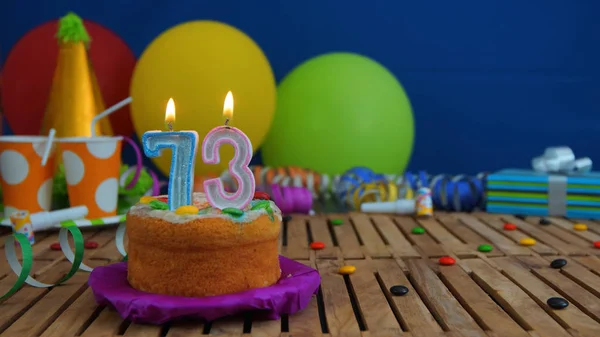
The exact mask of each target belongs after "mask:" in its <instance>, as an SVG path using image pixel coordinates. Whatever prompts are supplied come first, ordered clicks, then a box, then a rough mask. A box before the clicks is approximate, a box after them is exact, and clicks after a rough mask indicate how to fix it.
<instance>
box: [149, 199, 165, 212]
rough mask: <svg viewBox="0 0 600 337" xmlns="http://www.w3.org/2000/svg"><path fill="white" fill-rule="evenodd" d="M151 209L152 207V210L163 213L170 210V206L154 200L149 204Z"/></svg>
mask: <svg viewBox="0 0 600 337" xmlns="http://www.w3.org/2000/svg"><path fill="white" fill-rule="evenodd" d="M149 205H150V207H152V209H160V210H162V211H164V210H167V209H169V205H168V204H167V203H166V202H162V201H158V200H152V201H150V203H149Z"/></svg>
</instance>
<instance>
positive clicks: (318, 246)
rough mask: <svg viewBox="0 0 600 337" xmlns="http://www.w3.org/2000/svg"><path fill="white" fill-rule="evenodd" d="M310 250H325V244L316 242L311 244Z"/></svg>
mask: <svg viewBox="0 0 600 337" xmlns="http://www.w3.org/2000/svg"><path fill="white" fill-rule="evenodd" d="M310 248H312V249H313V250H319V249H323V248H325V244H324V243H323V242H321V241H315V242H311V243H310Z"/></svg>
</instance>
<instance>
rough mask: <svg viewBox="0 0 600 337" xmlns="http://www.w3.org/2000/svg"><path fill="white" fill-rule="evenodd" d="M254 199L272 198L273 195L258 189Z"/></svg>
mask: <svg viewBox="0 0 600 337" xmlns="http://www.w3.org/2000/svg"><path fill="white" fill-rule="evenodd" d="M254 199H260V200H271V197H270V196H269V195H268V194H267V193H265V192H261V191H256V192H254Z"/></svg>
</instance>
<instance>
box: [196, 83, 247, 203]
mask: <svg viewBox="0 0 600 337" xmlns="http://www.w3.org/2000/svg"><path fill="white" fill-rule="evenodd" d="M223 116H225V117H226V118H227V119H226V120H225V125H224V126H219V127H216V128H214V129H212V130H211V131H210V132H209V133H208V134H207V135H206V137H204V141H203V142H202V161H203V162H204V163H205V164H213V165H214V164H218V163H219V162H220V161H221V158H220V156H219V149H220V148H221V145H223V144H231V145H232V146H233V149H234V150H235V152H234V155H233V159H232V160H231V161H230V162H229V173H230V174H231V176H232V177H233V178H234V179H235V180H236V181H237V186H238V188H237V191H235V193H228V192H226V191H225V188H224V186H223V182H222V181H221V179H219V178H216V179H210V180H206V181H204V192H205V193H206V199H207V200H208V202H209V203H210V205H211V206H212V207H214V208H218V209H223V208H228V207H233V208H239V209H243V208H244V207H246V206H247V205H248V204H249V203H250V201H251V200H252V198H253V196H254V190H255V188H256V182H255V181H254V175H253V174H252V171H251V170H250V168H249V167H248V166H249V165H250V160H251V159H252V143H251V142H250V139H249V138H248V136H246V134H244V133H243V132H242V131H241V130H239V129H237V128H234V127H230V126H228V125H227V124H228V123H229V119H230V118H232V117H233V95H232V94H231V91H230V92H228V93H227V96H226V97H225V104H224V106H223Z"/></svg>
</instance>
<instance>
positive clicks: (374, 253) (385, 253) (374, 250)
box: [350, 213, 391, 257]
mask: <svg viewBox="0 0 600 337" xmlns="http://www.w3.org/2000/svg"><path fill="white" fill-rule="evenodd" d="M350 219H351V220H352V222H353V223H354V227H355V228H356V231H357V232H358V235H360V237H361V239H362V244H363V245H364V248H365V253H366V254H368V255H370V256H371V257H390V256H391V254H390V251H389V250H388V248H387V247H386V245H385V242H383V240H382V239H381V236H379V233H377V231H376V230H375V227H374V226H373V223H372V222H371V219H369V217H368V216H367V215H366V214H363V213H351V214H350Z"/></svg>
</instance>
